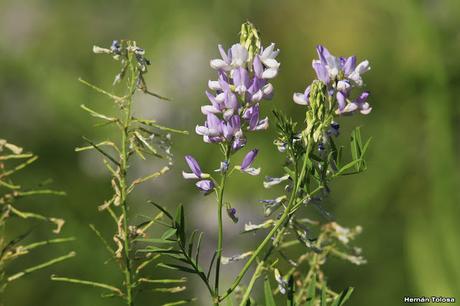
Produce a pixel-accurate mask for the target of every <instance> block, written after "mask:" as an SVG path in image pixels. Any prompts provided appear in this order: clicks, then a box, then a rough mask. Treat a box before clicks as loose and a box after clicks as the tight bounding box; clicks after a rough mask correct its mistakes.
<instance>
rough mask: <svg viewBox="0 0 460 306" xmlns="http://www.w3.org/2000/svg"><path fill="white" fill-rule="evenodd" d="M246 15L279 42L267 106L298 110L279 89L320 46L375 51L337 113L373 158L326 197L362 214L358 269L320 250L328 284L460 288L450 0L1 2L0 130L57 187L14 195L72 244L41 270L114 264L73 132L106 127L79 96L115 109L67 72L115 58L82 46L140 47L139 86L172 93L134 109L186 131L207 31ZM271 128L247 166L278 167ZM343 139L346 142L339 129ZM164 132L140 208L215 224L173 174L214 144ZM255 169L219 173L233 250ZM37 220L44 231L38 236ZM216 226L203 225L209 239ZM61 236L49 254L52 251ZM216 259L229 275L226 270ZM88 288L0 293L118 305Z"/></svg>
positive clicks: (24, 285)
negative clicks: (349, 104) (62, 195)
mask: <svg viewBox="0 0 460 306" xmlns="http://www.w3.org/2000/svg"><path fill="white" fill-rule="evenodd" d="M248 19H249V20H251V21H252V22H254V23H255V24H256V25H257V26H258V27H259V29H260V30H261V32H262V39H263V40H264V42H265V44H268V43H269V42H271V41H273V42H276V43H277V45H278V46H279V47H280V48H281V54H280V61H281V64H282V66H281V67H282V68H281V72H280V75H279V76H278V78H277V79H276V80H275V81H274V85H275V89H276V96H275V98H274V100H273V101H272V102H268V103H266V104H265V105H264V112H265V113H266V114H270V110H271V109H272V108H275V107H276V108H279V109H282V110H283V111H286V112H288V113H289V114H290V115H292V116H294V117H295V118H296V119H297V120H302V115H303V114H302V111H301V108H300V107H299V106H296V105H294V104H293V103H292V102H291V96H292V92H294V91H299V90H301V89H303V88H304V87H305V85H306V83H307V82H310V81H311V79H312V78H313V72H312V69H311V68H310V67H311V59H312V58H313V57H315V51H314V47H315V45H316V44H318V43H322V44H325V45H326V46H328V48H329V49H330V50H331V51H332V52H333V53H335V54H343V55H349V54H357V55H358V57H359V58H361V59H363V58H367V59H369V60H370V62H371V64H372V71H371V72H369V73H368V75H366V81H367V84H368V88H369V89H370V90H371V91H372V101H371V102H372V105H373V107H374V111H373V113H372V114H371V115H370V116H368V117H365V118H363V117H356V118H352V119H348V118H347V121H348V122H347V123H345V124H344V128H345V130H346V129H347V128H348V127H350V126H351V125H352V124H361V125H363V133H364V134H365V135H367V136H372V137H373V143H372V145H371V149H370V151H369V171H368V172H366V173H365V174H363V175H362V176H360V177H355V178H350V179H347V180H342V181H339V182H337V183H336V184H335V185H334V186H333V188H334V189H333V193H332V197H331V199H330V200H329V201H328V203H327V205H328V207H329V208H330V209H331V211H333V212H334V213H335V215H336V216H337V219H338V221H339V222H340V223H343V224H344V225H348V226H352V225H355V224H361V225H363V226H364V233H363V234H362V237H361V238H360V241H359V244H360V245H362V246H363V249H364V254H365V256H366V257H367V258H368V261H369V263H368V264H367V265H366V266H362V267H354V266H350V265H349V264H346V263H343V262H339V261H332V262H331V265H330V266H329V277H330V281H329V283H331V284H332V285H333V286H335V287H336V288H337V289H341V288H343V287H345V286H347V285H352V286H355V287H356V288H357V290H356V291H355V293H354V294H353V296H352V299H351V304H352V305H382V306H384V305H397V304H402V302H401V300H402V297H403V296H404V295H411V294H412V295H416V294H420V295H434V294H440V295H441V294H442V295H454V296H455V295H456V297H457V298H458V296H459V293H460V292H459V288H460V267H459V265H460V264H459V261H458V258H459V257H460V243H459V242H460V241H459V239H460V238H459V237H458V234H457V233H458V229H457V226H456V220H457V219H458V218H459V217H460V214H459V206H458V205H459V203H460V201H459V200H460V199H459V192H458V186H459V183H460V182H459V175H458V173H459V170H460V167H459V165H458V156H459V151H460V146H459V144H460V141H459V136H458V133H457V131H458V130H459V125H460V124H459V123H460V122H459V119H458V118H459V114H460V107H459V105H460V104H459V103H458V101H457V97H458V96H459V94H460V86H458V84H459V82H460V57H459V56H458V54H459V51H460V33H459V32H458V29H459V28H460V27H459V26H460V3H459V2H458V1H455V0H445V1H433V0H431V1H428V0H426V1H415V0H412V1H396V0H389V1H378V0H372V1H358V0H350V1H346V2H345V1H332V0H326V1H300V0H289V1H280V0H266V1H261V0H260V1H243V0H241V1H223V0H218V1H178V0H173V1H166V0H162V1H140V0H136V1H131V2H130V3H129V4H127V2H125V1H89V0H86V1H78V2H77V1H74V2H68V1H61V2H58V1H45V0H28V1H25V0H15V1H12V0H2V1H0V72H1V73H0V134H1V135H0V136H1V137H2V138H6V139H12V140H14V142H15V143H18V144H19V145H21V146H24V147H26V148H28V149H30V150H31V151H34V152H36V153H37V154H39V155H40V160H39V162H38V163H37V164H36V165H34V167H32V168H31V169H30V170H29V171H30V172H29V176H28V177H26V178H25V179H26V180H27V181H28V182H31V183H32V182H38V181H41V180H43V179H46V178H54V179H55V181H56V182H55V185H57V186H56V187H57V188H60V189H65V190H67V191H68V197H67V198H66V199H65V200H62V199H51V198H42V199H41V200H40V201H38V202H33V203H25V204H29V205H31V206H33V207H34V208H35V207H37V210H39V209H43V210H46V211H47V212H49V213H48V214H50V215H51V214H52V215H57V216H63V217H65V218H66V220H67V224H66V226H65V228H64V234H67V235H77V236H79V240H78V241H77V242H76V243H75V244H74V245H73V246H74V249H75V250H76V251H77V253H78V256H77V257H76V258H75V259H72V260H71V261H68V262H67V263H66V264H62V265H59V266H56V267H53V268H51V269H49V270H48V271H49V274H51V273H58V274H60V275H69V276H75V277H82V278H85V279H95V280H100V281H107V282H109V283H112V282H113V283H114V282H115V281H114V279H115V278H118V277H119V275H117V274H115V273H114V272H113V270H112V269H111V268H110V266H108V265H103V264H102V263H103V262H104V261H105V260H106V259H107V257H106V254H105V253H104V249H103V248H102V247H100V244H99V242H98V240H97V238H96V237H94V235H93V234H92V232H91V231H90V229H89V227H88V223H95V224H96V225H98V228H100V229H103V230H104V232H106V233H110V232H111V231H112V229H111V228H110V226H111V225H110V223H109V222H108V218H107V216H104V215H101V214H99V213H98V212H97V209H96V207H97V205H99V204H100V203H101V202H102V201H103V200H104V199H105V197H107V196H108V194H109V193H110V185H109V182H108V181H107V176H105V175H104V174H103V171H101V168H100V167H98V166H97V164H98V157H97V156H96V155H91V154H86V153H83V154H77V153H75V152H74V151H73V148H74V147H75V146H78V145H80V144H82V140H81V135H86V136H88V137H91V138H94V139H100V138H105V137H106V135H107V133H110V130H109V129H107V128H102V129H98V130H95V129H93V128H92V127H91V124H92V123H93V122H92V121H91V119H90V118H88V117H87V116H86V114H85V113H84V112H83V111H81V110H80V108H79V105H80V104H83V103H85V104H87V105H88V106H91V107H92V108H94V109H97V110H104V111H110V108H111V106H110V104H109V103H108V101H107V100H106V99H105V98H104V97H101V96H97V95H95V94H94V93H93V92H92V91H90V90H88V89H87V88H86V87H84V86H82V85H81V84H80V83H79V82H77V78H78V77H83V78H84V79H87V80H90V81H91V82H94V83H96V84H100V86H102V87H105V88H110V86H111V85H110V84H111V81H112V78H113V76H114V75H115V73H116V71H117V68H118V67H117V65H116V64H115V63H114V62H112V61H111V59H110V58H108V57H99V56H94V55H93V54H92V53H91V47H92V45H93V44H99V45H108V44H110V42H111V40H112V39H115V38H129V39H135V40H137V41H138V42H139V44H140V45H141V46H143V47H144V48H145V49H146V51H147V55H148V57H149V58H150V59H151V60H152V66H151V69H150V70H151V71H150V73H149V75H148V78H147V82H148V84H149V85H150V86H151V88H152V90H154V91H156V92H158V93H160V94H163V95H166V96H169V97H171V98H173V99H174V101H173V102H172V103H171V104H163V103H158V102H156V101H154V100H152V99H151V98H148V97H147V98H146V97H143V98H139V99H138V105H137V108H138V109H137V111H138V112H143V114H145V116H146V117H148V116H151V117H152V118H156V119H158V120H159V121H160V122H163V123H167V124H169V125H172V126H174V127H177V128H180V129H188V130H190V131H192V130H193V129H194V126H195V124H196V123H197V122H201V121H202V120H203V119H202V116H201V113H200V111H199V105H201V104H204V103H205V101H206V99H205V96H204V90H205V89H206V84H207V80H208V79H210V78H213V77H214V74H213V72H212V71H211V69H210V68H209V66H208V62H209V59H211V58H214V57H215V56H217V54H218V52H217V48H216V45H217V43H223V44H224V45H225V46H230V44H231V43H233V42H234V41H236V39H237V35H236V34H237V31H238V30H239V25H240V24H241V22H243V21H245V20H248ZM269 135H273V131H268V132H266V133H259V134H257V135H254V137H253V138H252V140H251V142H250V144H249V146H250V148H252V147H258V148H260V149H261V153H260V156H259V157H260V158H259V159H258V161H257V163H258V164H259V165H264V167H263V175H276V174H277V173H276V171H277V166H279V164H280V161H278V155H277V153H276V150H275V148H274V147H273V145H271V141H270V140H269V138H268V136H269ZM343 136H344V139H343V141H344V142H346V141H347V139H346V138H347V137H346V133H345V131H344V133H343ZM174 141H175V145H176V148H175V150H174V151H175V154H176V158H177V166H176V167H175V169H174V171H172V173H170V174H168V175H167V177H165V178H163V179H162V180H159V181H157V182H155V183H154V184H150V185H147V186H144V187H143V193H142V194H141V195H139V196H138V197H136V199H135V201H136V207H138V208H139V212H142V213H152V211H153V210H152V208H151V207H149V206H147V205H146V204H144V203H145V200H147V199H148V198H150V197H155V198H159V202H161V203H163V204H164V205H170V206H171V207H172V206H174V205H176V204H177V203H179V202H182V203H184V205H185V206H186V209H187V211H188V212H189V213H190V215H193V216H195V220H194V221H193V223H194V224H195V225H196V226H197V227H200V228H201V229H205V230H207V231H212V230H213V229H214V228H215V221H214V217H213V215H212V214H213V212H214V211H213V209H212V208H213V204H212V199H211V198H202V197H201V196H200V195H198V193H197V192H196V191H195V190H194V188H193V186H191V184H189V183H188V182H184V181H183V180H182V179H181V177H180V171H181V170H182V169H183V168H184V167H185V165H184V163H183V160H182V156H183V155H185V154H193V155H195V156H199V157H201V158H198V159H199V160H200V162H201V163H202V166H203V168H206V169H214V168H216V165H217V164H218V162H219V155H218V149H217V148H215V147H213V146H209V145H205V144H201V140H200V138H199V137H198V136H196V135H193V134H192V135H190V136H187V137H185V136H176V137H175V138H174ZM191 143H193V144H197V145H192V146H191V145H190V144H191ZM198 144H199V145H198ZM158 166H159V165H158V164H157V163H149V164H147V165H145V164H144V166H140V165H139V166H136V167H134V169H135V170H136V169H138V170H136V171H141V170H142V169H141V167H144V168H145V167H148V168H155V167H158ZM261 179H262V178H261V177H260V178H253V177H251V178H249V177H241V183H240V181H238V182H236V180H237V179H236V178H235V179H233V182H232V183H231V184H230V188H229V189H228V190H229V199H230V200H231V201H232V204H233V205H234V206H235V207H236V208H237V209H238V211H239V214H240V217H241V221H240V222H241V223H239V224H238V225H233V224H231V222H228V223H226V227H227V231H228V235H227V236H226V241H227V242H226V244H229V245H230V247H229V250H228V252H229V254H231V253H232V252H234V253H236V252H239V251H240V250H246V249H247V248H249V247H250V246H251V243H252V241H250V242H248V243H243V242H241V240H242V239H241V238H240V237H239V236H238V235H237V233H238V232H239V231H240V230H241V227H242V225H243V224H244V222H247V221H249V220H254V219H258V220H260V219H261V209H260V207H259V206H258V204H257V200H258V199H260V198H267V197H268V196H267V195H268V194H267V192H266V191H264V190H263V189H262V182H261ZM238 180H239V178H238ZM204 213H205V215H204ZM208 217H209V219H208ZM208 220H209V222H207V221H208ZM48 233H49V229H43V231H41V232H36V233H35V234H34V235H36V236H38V237H42V238H43V237H45V236H46V235H48ZM213 239H214V237H212V235H211V234H209V236H208V241H209V243H210V244H211V243H212V244H213ZM66 247H67V246H59V247H57V248H56V252H61V253H64V252H65V251H66V250H68V249H67V248H66ZM224 253H225V252H224ZM229 254H227V255H229ZM224 255H225V254H224ZM37 257H40V258H41V259H46V258H47V255H46V254H38V255H37ZM40 258H35V259H34V261H35V260H36V261H39V259H40ZM31 262H32V260H31ZM21 265H23V266H28V265H29V262H22V263H21ZM225 269H227V270H226V271H227V272H229V273H226V274H229V279H228V280H230V279H231V278H232V277H231V275H232V273H230V272H232V270H233V269H232V268H231V267H230V268H229V267H226V268H225ZM152 272H153V273H160V271H152ZM38 284H39V285H38ZM195 289H196V290H197V292H202V289H203V288H201V286H196V288H195ZM25 292H26V293H27V294H24V293H25ZM97 294H98V291H97V290H93V289H88V288H81V287H78V286H67V285H63V284H59V283H53V282H51V281H48V275H47V273H46V272H45V273H41V274H40V273H39V274H36V275H31V276H30V277H29V278H24V279H22V280H20V281H18V283H17V284H16V286H12V287H11V288H10V290H9V292H8V296H7V300H6V305H18V306H21V305H31V304H36V301H46V302H43V303H42V304H44V305H62V304H64V303H65V304H66V305H75V306H76V305H95V304H97V305H101V306H103V305H114V301H113V300H103V299H98V297H97ZM189 294H191V293H189ZM198 294H199V293H198ZM165 298H166V299H167V298H168V297H167V296H165ZM141 300H142V302H143V303H142V305H153V304H155V303H152V296H150V295H149V294H144V295H143V296H142V297H141ZM155 301H158V300H157V299H156V298H155Z"/></svg>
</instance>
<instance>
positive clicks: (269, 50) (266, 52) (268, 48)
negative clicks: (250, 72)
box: [260, 43, 275, 58]
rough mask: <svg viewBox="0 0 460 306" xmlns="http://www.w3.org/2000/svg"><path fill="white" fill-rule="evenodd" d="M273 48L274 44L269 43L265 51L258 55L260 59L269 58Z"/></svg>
mask: <svg viewBox="0 0 460 306" xmlns="http://www.w3.org/2000/svg"><path fill="white" fill-rule="evenodd" d="M274 48H275V44H274V43H271V44H270V46H268V47H267V49H265V50H264V51H263V52H262V54H261V55H260V57H262V58H269V57H270V55H271V54H272V52H273V49H274Z"/></svg>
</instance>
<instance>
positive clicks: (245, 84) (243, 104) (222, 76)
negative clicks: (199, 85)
mask: <svg viewBox="0 0 460 306" xmlns="http://www.w3.org/2000/svg"><path fill="white" fill-rule="evenodd" d="M254 51H255V52H254ZM219 52H220V55H221V57H222V58H221V59H213V60H211V62H210V65H211V67H212V68H213V69H215V70H217V74H218V79H217V80H216V81H209V82H208V87H209V89H210V90H212V91H214V92H215V93H214V94H213V93H210V92H209V91H206V96H207V97H208V99H209V101H210V102H211V105H204V106H202V107H201V112H202V113H203V114H204V115H206V121H205V123H204V125H203V126H197V127H196V133H197V134H198V135H202V136H203V140H204V142H207V143H229V144H230V145H231V149H232V150H233V151H237V150H239V149H241V148H242V147H243V146H244V145H245V144H246V137H245V136H244V132H243V128H244V127H246V128H247V130H249V131H257V130H265V129H267V128H268V118H264V119H260V106H259V102H260V101H262V100H269V99H271V98H272V96H273V85H272V84H271V83H269V82H268V80H270V79H272V78H274V77H275V76H276V75H277V74H278V69H279V66H280V64H279V63H278V62H277V61H276V59H275V58H276V56H277V55H278V53H279V50H275V45H274V44H271V45H270V46H268V47H267V48H266V49H263V48H261V49H260V50H252V52H253V53H254V54H251V53H250V51H249V50H248V49H247V48H246V47H245V46H244V45H243V44H241V43H238V44H234V45H233V46H232V47H231V48H230V49H229V50H228V51H227V52H226V51H225V50H224V48H223V47H222V46H221V45H219ZM239 100H240V101H239ZM220 117H221V118H220Z"/></svg>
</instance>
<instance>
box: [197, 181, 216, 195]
mask: <svg viewBox="0 0 460 306" xmlns="http://www.w3.org/2000/svg"><path fill="white" fill-rule="evenodd" d="M195 185H196V187H198V189H199V190H200V191H202V192H203V193H204V194H205V195H208V194H210V193H211V192H212V191H213V190H214V182H213V181H211V180H201V181H198V182H196V184H195Z"/></svg>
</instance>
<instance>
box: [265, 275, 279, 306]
mask: <svg viewBox="0 0 460 306" xmlns="http://www.w3.org/2000/svg"><path fill="white" fill-rule="evenodd" d="M264 295H265V306H276V303H275V298H274V297H273V292H272V288H271V286H270V281H269V280H268V278H266V279H265V281H264Z"/></svg>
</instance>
